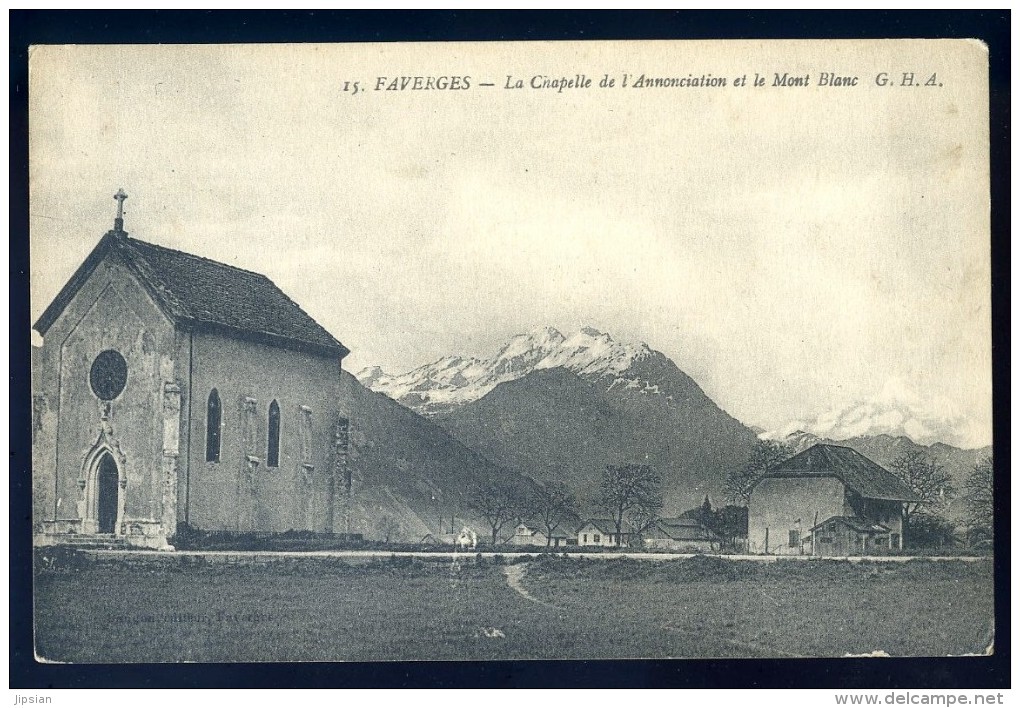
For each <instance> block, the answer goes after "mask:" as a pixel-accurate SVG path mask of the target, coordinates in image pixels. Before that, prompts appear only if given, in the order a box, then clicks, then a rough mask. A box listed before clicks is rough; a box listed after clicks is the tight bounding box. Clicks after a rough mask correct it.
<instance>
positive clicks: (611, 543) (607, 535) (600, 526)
mask: <svg viewBox="0 0 1020 708" xmlns="http://www.w3.org/2000/svg"><path fill="white" fill-rule="evenodd" d="M635 536H637V532H636V531H635V529H634V527H633V526H631V525H630V524H629V523H627V522H624V523H623V526H622V527H621V529H620V533H617V531H616V522H615V521H613V520H612V519H589V520H588V521H587V522H585V524H584V526H582V527H581V528H580V529H578V531H577V545H578V546H602V547H605V548H625V547H628V546H630V545H632V544H633V542H634V539H635Z"/></svg>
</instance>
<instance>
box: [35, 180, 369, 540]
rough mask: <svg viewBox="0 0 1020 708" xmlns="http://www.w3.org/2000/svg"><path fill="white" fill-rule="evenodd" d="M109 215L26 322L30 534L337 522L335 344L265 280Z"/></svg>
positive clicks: (340, 405) (342, 452) (341, 405)
mask: <svg viewBox="0 0 1020 708" xmlns="http://www.w3.org/2000/svg"><path fill="white" fill-rule="evenodd" d="M116 198H117V199H118V201H119V204H118V212H117V218H116V219H115V220H114V228H113V229H112V230H111V231H109V232H107V233H106V235H105V236H103V237H102V239H101V240H100V241H99V243H98V244H97V246H96V247H95V249H93V251H92V252H91V253H90V254H89V256H88V257H87V258H86V259H85V261H84V262H83V263H82V264H81V266H80V267H79V268H78V270H77V271H76V272H75V273H74V275H73V276H72V277H71V279H70V280H69V281H68V282H67V284H66V285H65V286H64V287H63V289H62V290H61V291H60V293H59V294H58V295H57V297H56V299H54V300H53V302H52V303H51V304H50V305H49V307H47V308H46V310H45V311H44V312H43V313H42V315H41V316H40V317H39V320H38V321H37V322H36V323H35V325H34V329H35V330H36V331H37V332H38V333H39V334H40V335H41V336H42V339H43V343H42V347H41V348H39V349H36V350H35V351H34V355H33V370H32V387H33V513H34V528H35V539H36V543H38V544H46V543H58V542H61V541H70V540H73V539H81V538H83V537H84V538H96V539H99V540H105V541H111V542H116V543H117V544H119V545H131V546H141V547H148V548H166V547H167V546H168V543H169V542H171V541H172V539H173V537H174V535H175V534H176V533H178V530H181V529H183V528H184V527H185V525H186V526H187V527H188V528H190V529H198V530H203V531H224V532H232V533H239V534H246V533H274V532H283V531H290V530H305V531H312V532H317V533H332V532H333V531H334V529H336V530H337V531H341V530H343V529H342V523H343V522H342V518H343V517H342V514H343V503H344V494H345V491H349V485H348V480H349V475H348V473H347V469H346V468H347V446H348V429H349V418H350V401H351V393H350V391H346V390H343V388H344V385H343V384H342V382H341V376H340V367H341V364H342V362H343V359H344V357H345V356H346V355H347V354H348V353H349V352H348V349H347V348H346V347H344V345H343V344H341V343H340V342H339V341H337V339H336V338H334V337H333V336H332V335H331V334H330V333H329V332H327V331H326V330H325V329H324V328H323V327H322V326H321V325H319V324H318V323H317V322H316V321H315V320H313V319H312V318H311V317H310V316H309V315H308V314H306V313H305V312H304V311H303V310H302V309H301V308H300V307H299V306H298V305H297V304H296V303H295V302H294V301H292V300H291V299H290V298H289V297H287V295H286V294H284V292H283V291H281V290H280V289H279V288H278V287H277V286H276V285H274V284H273V282H272V281H270V280H269V279H268V278H267V277H266V276H264V275H261V274H259V273H254V272H251V271H247V270H242V269H240V268H236V267H233V266H230V265H226V264H224V263H218V262H216V261H212V260H209V259H206V258H201V257H199V256H195V255H191V254H188V253H183V252H181V251H177V250H173V249H170V248H165V247H163V246H157V245H155V244H151V243H146V242H144V241H140V240H138V239H135V238H132V237H130V236H129V235H128V234H127V232H125V231H124V219H123V200H124V199H125V198H126V195H124V193H123V191H121V192H118V194H117V195H116Z"/></svg>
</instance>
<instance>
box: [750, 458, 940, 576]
mask: <svg viewBox="0 0 1020 708" xmlns="http://www.w3.org/2000/svg"><path fill="white" fill-rule="evenodd" d="M920 501H922V500H921V499H920V498H919V497H918V496H917V495H916V494H915V493H914V492H913V491H911V489H910V488H909V487H908V486H907V485H906V484H904V483H903V482H902V481H901V480H900V479H899V478H898V477H896V475H894V474H893V473H892V472H890V471H889V470H887V469H885V468H884V467H882V466H881V465H879V464H878V463H876V462H874V461H872V460H870V459H868V458H867V457H865V456H864V455H862V454H861V453H859V452H857V451H856V450H853V449H851V448H849V447H842V446H839V445H821V444H820V445H814V446H812V447H810V448H808V449H807V450H805V451H803V452H801V453H799V454H797V455H794V456H793V457H791V458H790V459H788V460H786V461H785V462H783V463H781V464H779V465H778V466H776V467H774V468H772V469H771V470H769V471H768V472H767V473H766V474H765V475H763V476H762V478H761V479H759V480H758V481H757V482H755V484H754V487H753V489H752V491H751V497H750V500H749V502H748V550H749V551H750V552H751V553H765V554H775V555H819V556H846V555H873V554H882V553H888V552H889V551H890V550H896V549H902V548H903V505H904V504H907V503H916V502H920Z"/></svg>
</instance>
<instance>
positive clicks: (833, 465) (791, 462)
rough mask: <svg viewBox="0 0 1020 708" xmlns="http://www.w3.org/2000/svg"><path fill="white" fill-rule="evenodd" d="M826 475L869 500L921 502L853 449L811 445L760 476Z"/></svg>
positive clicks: (896, 478) (838, 446) (900, 483)
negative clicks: (836, 479) (837, 479)
mask: <svg viewBox="0 0 1020 708" xmlns="http://www.w3.org/2000/svg"><path fill="white" fill-rule="evenodd" d="M828 476H832V477H837V478H839V479H840V480H841V481H842V482H843V484H845V485H846V486H847V487H848V488H850V489H851V490H853V491H854V492H856V493H857V494H860V495H861V496H862V497H867V498H868V499H888V500H891V501H905V502H920V501H924V500H923V499H921V498H920V497H919V496H918V495H917V494H915V493H914V492H913V490H911V489H910V487H908V486H907V485H906V484H904V483H903V482H902V481H900V479H899V478H898V477H897V476H896V475H894V474H893V473H892V472H890V471H889V470H887V469H886V468H884V467H882V466H881V465H879V464H878V463H877V462H873V461H872V460H869V459H868V458H867V457H865V456H864V455H862V454H861V453H859V452H857V451H856V450H854V449H851V448H849V447H842V446H840V445H825V444H818V445H812V446H811V447H809V448H808V449H807V450H804V451H803V452H801V453H799V454H797V455H794V456H793V457H791V458H790V459H788V460H786V462H783V463H781V464H779V465H777V466H776V467H773V468H772V469H771V470H769V471H768V472H767V473H765V475H763V477H828Z"/></svg>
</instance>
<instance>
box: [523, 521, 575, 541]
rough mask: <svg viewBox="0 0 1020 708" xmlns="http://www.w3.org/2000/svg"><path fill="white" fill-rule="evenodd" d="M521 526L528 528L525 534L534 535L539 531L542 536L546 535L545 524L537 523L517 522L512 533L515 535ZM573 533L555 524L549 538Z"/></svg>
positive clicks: (568, 535) (568, 536)
mask: <svg viewBox="0 0 1020 708" xmlns="http://www.w3.org/2000/svg"><path fill="white" fill-rule="evenodd" d="M522 526H523V527H524V528H526V529H527V530H528V531H527V535H529V536H534V535H535V534H539V533H540V534H542V535H543V536H545V535H546V529H545V526H541V525H538V524H518V525H517V526H516V527H515V528H514V534H513V535H514V536H516V535H517V529H519V528H521V527H522ZM573 535H574V534H571V533H570V532H569V531H566V530H565V529H564V528H563V527H562V526H555V527H553V530H552V535H551V536H550V538H570V537H571V536H573Z"/></svg>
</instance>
